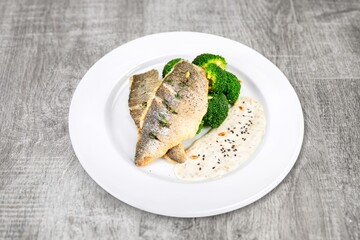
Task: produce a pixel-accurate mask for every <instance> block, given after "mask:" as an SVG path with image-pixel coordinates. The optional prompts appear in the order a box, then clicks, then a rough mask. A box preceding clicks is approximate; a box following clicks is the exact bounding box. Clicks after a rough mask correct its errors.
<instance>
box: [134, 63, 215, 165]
mask: <svg viewBox="0 0 360 240" xmlns="http://www.w3.org/2000/svg"><path fill="white" fill-rule="evenodd" d="M207 93H208V80H207V79H206V78H205V76H204V75H203V72H202V69H200V68H199V67H197V66H195V65H193V64H191V63H189V62H186V61H181V62H179V63H177V64H176V65H175V66H174V68H173V70H172V71H171V72H170V73H169V74H168V75H167V76H166V77H165V78H164V80H163V81H162V83H161V85H160V87H159V88H158V89H157V90H156V94H155V98H154V100H153V101H152V102H151V105H150V106H149V109H148V111H147V113H146V116H145V118H144V121H143V125H142V128H141V129H140V132H139V138H138V142H137V145H136V153H135V164H136V165H137V166H144V165H146V164H148V163H150V162H151V161H153V160H154V159H156V158H159V157H161V156H163V155H164V154H165V153H166V152H167V151H168V150H169V149H171V148H172V147H174V146H176V145H178V144H179V143H181V142H182V141H183V140H185V139H188V138H192V137H194V136H195V134H196V132H197V130H198V126H199V124H200V122H201V120H202V118H203V116H204V115H205V113H206V110H207V103H208V101H207Z"/></svg>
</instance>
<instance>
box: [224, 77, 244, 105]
mask: <svg viewBox="0 0 360 240" xmlns="http://www.w3.org/2000/svg"><path fill="white" fill-rule="evenodd" d="M225 74H226V78H227V89H226V91H225V96H226V98H227V100H228V101H229V103H230V104H231V105H234V103H235V102H236V100H237V99H238V98H239V94H240V89H241V84H240V81H239V80H238V78H237V77H236V76H235V75H234V74H232V73H230V72H227V71H225Z"/></svg>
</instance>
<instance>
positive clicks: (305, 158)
mask: <svg viewBox="0 0 360 240" xmlns="http://www.w3.org/2000/svg"><path fill="white" fill-rule="evenodd" d="M359 8H360V7H359V1H356V0H345V1H325V0H323V1H313V0H307V1H300V0H276V1H266V0H255V1H253V0H251V1H250V0H247V1H242V2H240V1H235V0H230V1H215V0H208V1H206V2H200V1H191V0H185V1H160V0H154V1H143V0H139V1H130V0H124V1H116V0H110V1H104V0H89V1H85V0H80V1H65V0H60V1H47V0H31V1H24V2H22V1H10V0H4V1H1V2H0V31H1V35H0V66H1V67H0V90H1V94H0V112H1V115H0V238H4V239H23V238H26V239H37V238H38V239H69V238H71V239H73V238H76V239H78V238H84V239H98V238H109V239H110V238H114V239H359V237H360V236H359V234H360V223H359V216H360V212H359V209H360V207H359V202H360V201H359V200H360V199H359V198H360V197H359V192H360V191H359V190H360V189H359V181H360V176H359V167H360V166H359V150H358V146H359V135H360V132H359V131H360V127H359V125H358V124H357V122H358V120H359V117H360V116H359V111H358V109H359V103H360V99H359V92H360V89H359V87H360V64H359V63H360V62H359V59H360V50H359V49H360V45H359V44H360V41H359V38H360V35H359V28H358V26H359V25H360V22H359V21H360V18H359V11H358V10H359ZM169 19H170V20H169ZM175 30H176V31H179V30H187V31H200V32H208V33H213V34H217V35H221V36H224V37H229V38H231V39H234V40H237V41H239V42H242V43H244V44H246V45H248V46H250V47H253V48H254V49H256V50H257V51H259V52H260V53H262V54H264V55H265V56H266V57H268V58H270V60H271V61H273V62H274V63H275V64H276V65H277V66H278V67H279V68H280V69H281V70H282V71H283V72H284V73H285V75H286V76H287V77H288V78H289V81H290V82H291V84H292V85H293V86H294V88H295V90H296V92H297V94H298V95H299V99H300V101H301V104H302V107H303V110H304V114H305V138H304V145H303V149H302V152H301V154H300V156H299V160H298V162H297V163H296V165H295V167H294V169H293V170H292V171H291V172H290V174H289V176H288V177H286V178H285V180H284V182H283V183H282V184H281V185H279V187H277V188H276V189H274V190H273V191H272V192H271V193H270V194H268V195H267V196H265V197H264V198H262V199H261V200H259V201H257V202H256V203H254V204H252V205H250V206H248V207H245V208H243V209H240V210H236V211H233V212H231V213H227V214H222V215H219V216H214V217H208V218H194V219H177V218H169V217H164V216H158V215H154V214H150V213H146V212H143V211H141V210H138V209H135V208H133V207H131V206H128V205H127V204H124V203H122V202H121V201H118V200H117V199H115V198H113V197H112V196H110V195H109V194H108V193H106V192H105V191H104V190H102V189H101V188H100V187H99V186H98V185H97V184H96V183H95V182H94V181H93V180H92V179H91V178H90V177H89V176H88V175H87V174H86V173H85V171H84V170H83V169H82V167H81V166H80V164H79V162H78V161H77V159H76V157H75V155H74V152H73V150H72V147H71V143H70V139H69V136H68V126H67V116H68V108H69V105H70V101H71V97H72V94H73V92H74V90H75V88H76V86H77V84H78V83H79V81H80V79H81V78H82V76H83V75H84V74H85V73H86V71H87V70H88V69H89V68H90V67H91V65H92V64H94V63H95V62H96V61H97V60H98V59H99V58H100V57H102V56H103V55H104V54H105V53H107V52H108V51H110V50H111V49H113V48H115V47H117V46H119V45H121V44H123V43H125V42H127V41H129V40H132V39H135V38H137V37H140V36H143V35H146V34H151V33H156V32H163V31H175Z"/></svg>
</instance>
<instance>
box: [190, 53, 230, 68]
mask: <svg viewBox="0 0 360 240" xmlns="http://www.w3.org/2000/svg"><path fill="white" fill-rule="evenodd" d="M192 63H193V64H195V65H198V66H200V67H202V68H204V69H205V68H206V67H207V66H208V65H209V64H210V63H213V64H216V65H217V66H218V67H220V68H221V69H222V70H225V68H226V61H225V58H223V57H222V56H219V55H214V54H210V53H203V54H200V55H199V56H197V57H196V58H195V59H194V61H193V62H192Z"/></svg>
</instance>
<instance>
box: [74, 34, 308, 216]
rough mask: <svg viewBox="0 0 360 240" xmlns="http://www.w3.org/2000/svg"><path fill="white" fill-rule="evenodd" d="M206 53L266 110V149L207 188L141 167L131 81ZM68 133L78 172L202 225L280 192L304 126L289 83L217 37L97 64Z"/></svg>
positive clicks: (124, 51) (130, 52) (176, 38)
mask: <svg viewBox="0 0 360 240" xmlns="http://www.w3.org/2000/svg"><path fill="white" fill-rule="evenodd" d="M201 53H214V54H219V55H222V56H223V57H225V59H226V61H227V62H228V67H227V69H228V70H229V71H231V72H233V73H235V74H236V75H237V76H238V77H239V78H240V79H242V80H243V84H242V89H241V95H242V96H250V97H252V98H254V99H256V100H257V101H259V102H261V103H262V104H263V106H264V108H265V113H266V119H267V127H266V132H265V135H264V138H263V141H262V143H261V145H260V146H259V147H258V149H257V151H256V152H255V154H253V156H252V157H251V159H249V160H248V161H247V162H246V164H244V165H242V166H240V168H239V169H237V170H235V171H233V172H231V173H229V174H227V175H225V176H223V177H222V178H219V179H214V180H209V181H201V182H184V181H181V180H178V179H176V178H175V176H174V173H173V168H174V165H172V164H170V163H168V162H167V161H164V160H161V159H159V160H156V161H155V162H153V163H151V164H150V165H149V166H147V167H136V166H135V165H134V163H133V156H134V152H135V145H136V127H135V124H134V123H133V121H132V119H131V117H130V114H129V110H128V105H127V104H128V102H127V100H128V96H129V77H130V76H131V75H133V74H135V73H140V72H144V71H147V70H150V69H153V68H156V69H158V70H159V72H160V73H161V71H162V67H163V66H164V64H165V63H166V62H167V61H169V60H170V59H173V58H177V57H181V58H184V59H188V60H189V61H191V60H192V59H194V57H195V56H196V55H198V54H201ZM69 131H70V138H71V142H72V145H73V148H74V150H75V153H76V156H77V157H78V159H79V161H80V163H81V165H82V166H83V167H84V169H85V170H86V172H87V173H88V174H89V175H90V176H91V177H92V178H93V179H94V181H96V182H97V183H98V184H99V185H100V186H101V187H102V188H104V189H105V190H106V191H107V192H109V193H110V194H112V195H113V196H114V197H116V198H118V199H120V200H121V201H123V202H125V203H127V204H129V205H131V206H134V207H137V208H139V209H142V210H145V211H148V212H152V213H156V214H161V215H166V216H174V217H204V216H210V215H216V214H220V213H224V212H228V211H231V210H234V209H238V208H241V207H243V206H246V205H248V204H250V203H252V202H254V201H256V200H257V199H259V198H261V197H262V196H264V195H265V194H266V193H268V192H269V191H271V190H272V189H273V188H275V187H276V186H277V185H278V184H279V183H280V182H281V181H282V180H283V179H284V177H285V176H286V175H287V174H288V172H289V171H290V169H291V168H292V166H293V165H294V163H295V161H296V159H297V157H298V154H299V152H300V149H301V144H302V140H303V132H304V120H303V114H302V110H301V105H300V102H299V99H298V97H297V95H296V93H295V91H294V89H293V88H292V86H291V85H290V83H289V81H288V80H287V78H286V77H285V76H284V74H283V73H282V72H281V71H280V70H279V69H278V68H277V67H276V66H275V65H274V64H272V63H271V62H270V61H269V60H267V59H266V58H265V57H263V56H262V55H261V54H259V53H258V52H256V51H254V50H253V49H251V48H249V47H247V46H244V45H243V44H240V43H238V42H235V41H233V40H230V39H226V38H223V37H219V36H214V35H209V34H203V33H193V32H170V33H160V34H154V35H150V36H146V37H142V38H139V39H136V40H134V41H131V42H128V43H126V44H124V45H122V46H120V47H118V48H116V49H114V50H113V51H111V52H110V53H108V54H106V55H105V56H104V57H103V58H101V59H100V60H99V61H98V62H97V63H96V64H94V65H93V66H92V67H91V68H90V70H89V71H88V72H87V73H86V74H85V76H84V77H83V79H82V80H81V82H80V84H79V85H78V87H77V89H76V91H75V93H74V96H73V99H72V102H71V106H70V113H69ZM191 141H192V140H190V141H187V142H185V143H184V144H185V145H189V144H190V143H191Z"/></svg>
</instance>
